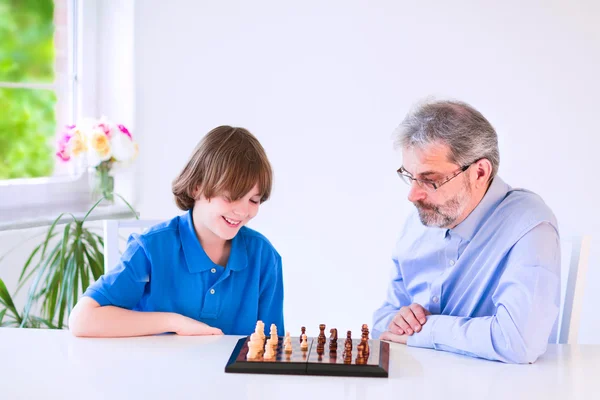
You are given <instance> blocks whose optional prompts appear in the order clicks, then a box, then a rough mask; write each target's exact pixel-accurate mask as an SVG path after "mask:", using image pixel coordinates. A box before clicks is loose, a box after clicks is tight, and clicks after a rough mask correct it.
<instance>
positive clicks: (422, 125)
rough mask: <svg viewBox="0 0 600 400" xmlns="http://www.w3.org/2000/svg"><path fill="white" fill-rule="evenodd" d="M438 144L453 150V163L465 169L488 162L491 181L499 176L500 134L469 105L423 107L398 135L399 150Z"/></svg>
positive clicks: (445, 103) (448, 103)
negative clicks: (490, 165) (483, 160)
mask: <svg viewBox="0 0 600 400" xmlns="http://www.w3.org/2000/svg"><path fill="white" fill-rule="evenodd" d="M434 143H441V144H445V145H447V146H448V147H449V148H450V154H449V161H450V162H452V163H456V164H458V165H460V166H465V165H469V164H471V163H473V162H475V161H477V160H480V159H482V158H487V159H488V160H489V161H490V163H491V164H492V173H491V175H490V179H492V178H493V177H494V176H496V173H497V172H498V167H499V165H500V152H499V150H498V136H497V135H496V131H495V130H494V128H493V127H492V125H491V124H490V123H489V121H488V120H487V119H485V117H484V116H483V115H482V114H481V113H480V112H479V111H477V110H476V109H475V108H473V107H471V106H470V105H469V104H467V103H463V102H459V101H454V100H445V101H434V102H426V103H423V104H419V105H418V106H417V107H416V108H415V109H414V110H412V111H411V112H409V113H408V115H407V116H406V117H405V118H404V121H402V123H401V124H400V126H399V127H398V128H397V129H396V131H395V141H394V148H396V149H398V148H399V147H401V148H413V147H416V148H419V149H424V148H425V147H427V146H428V145H431V144H434Z"/></svg>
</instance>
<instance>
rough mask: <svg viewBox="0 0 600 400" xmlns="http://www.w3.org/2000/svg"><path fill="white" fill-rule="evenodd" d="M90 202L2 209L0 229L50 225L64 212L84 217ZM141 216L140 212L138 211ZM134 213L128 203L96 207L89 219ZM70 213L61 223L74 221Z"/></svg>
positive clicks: (118, 216)
mask: <svg viewBox="0 0 600 400" xmlns="http://www.w3.org/2000/svg"><path fill="white" fill-rule="evenodd" d="M90 207H91V206H90V204H87V203H85V204H83V203H82V204H70V205H65V204H62V205H48V206H45V207H44V206H40V207H36V208H35V209H25V210H0V231H8V230H14V229H28V228H35V227H40V226H50V225H52V223H53V222H54V220H55V219H56V218H57V217H58V216H59V215H60V214H61V213H63V212H69V213H71V214H73V216H75V218H77V219H83V217H84V216H85V214H86V213H87V212H88V210H89V209H90ZM138 216H139V213H138ZM133 217H134V216H133V213H132V212H131V210H130V209H129V207H127V206H126V205H120V204H118V205H112V206H100V207H96V208H95V209H94V211H92V213H91V214H90V215H89V216H88V219H87V221H99V220H105V219H128V218H133ZM72 220H73V218H72V217H71V215H70V214H65V215H63V216H62V217H61V219H60V223H67V222H70V221H72Z"/></svg>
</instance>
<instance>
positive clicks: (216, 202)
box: [194, 185, 261, 240]
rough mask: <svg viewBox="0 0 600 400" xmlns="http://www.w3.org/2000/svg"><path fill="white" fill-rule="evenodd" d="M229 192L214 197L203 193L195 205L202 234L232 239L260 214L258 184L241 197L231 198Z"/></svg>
mask: <svg viewBox="0 0 600 400" xmlns="http://www.w3.org/2000/svg"><path fill="white" fill-rule="evenodd" d="M228 195H229V193H223V194H221V195H219V196H215V197H213V198H212V199H210V200H209V199H207V198H206V197H204V195H201V196H200V198H199V199H198V200H196V204H195V206H194V223H195V224H196V230H197V231H198V232H199V233H200V235H204V234H209V235H210V234H212V235H215V236H217V237H218V238H221V239H223V240H231V239H233V238H234V236H235V235H236V234H237V233H238V231H239V230H240V228H241V227H242V226H244V225H246V224H247V223H248V221H250V220H251V219H252V218H254V217H255V216H256V214H258V207H259V206H260V197H261V196H260V194H259V192H258V185H254V187H253V188H252V189H251V190H250V192H248V193H246V195H245V196H243V197H242V198H241V199H238V200H230V198H229V197H228Z"/></svg>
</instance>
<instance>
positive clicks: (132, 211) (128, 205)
mask: <svg viewBox="0 0 600 400" xmlns="http://www.w3.org/2000/svg"><path fill="white" fill-rule="evenodd" d="M115 196H117V197H119V198H120V199H121V200H123V202H124V203H125V204H127V207H129V209H130V210H131V213H132V214H133V216H134V217H135V219H140V217H139V216H138V214H137V212H136V211H135V210H134V208H133V207H132V206H131V204H129V203H128V202H127V200H125V198H124V197H123V196H121V195H120V194H118V193H115Z"/></svg>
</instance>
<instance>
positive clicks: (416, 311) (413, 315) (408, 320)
mask: <svg viewBox="0 0 600 400" xmlns="http://www.w3.org/2000/svg"><path fill="white" fill-rule="evenodd" d="M428 315H431V313H430V312H429V311H427V310H426V309H425V308H423V306H422V305H420V304H417V303H413V304H411V305H410V306H408V307H406V306H404V307H402V308H401V309H400V311H398V314H396V315H395V316H394V318H393V319H392V321H391V322H390V325H389V326H388V330H389V331H390V332H391V333H394V334H396V335H408V336H411V335H412V334H413V333H415V332H420V331H421V327H422V326H423V325H425V322H427V316H428Z"/></svg>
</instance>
